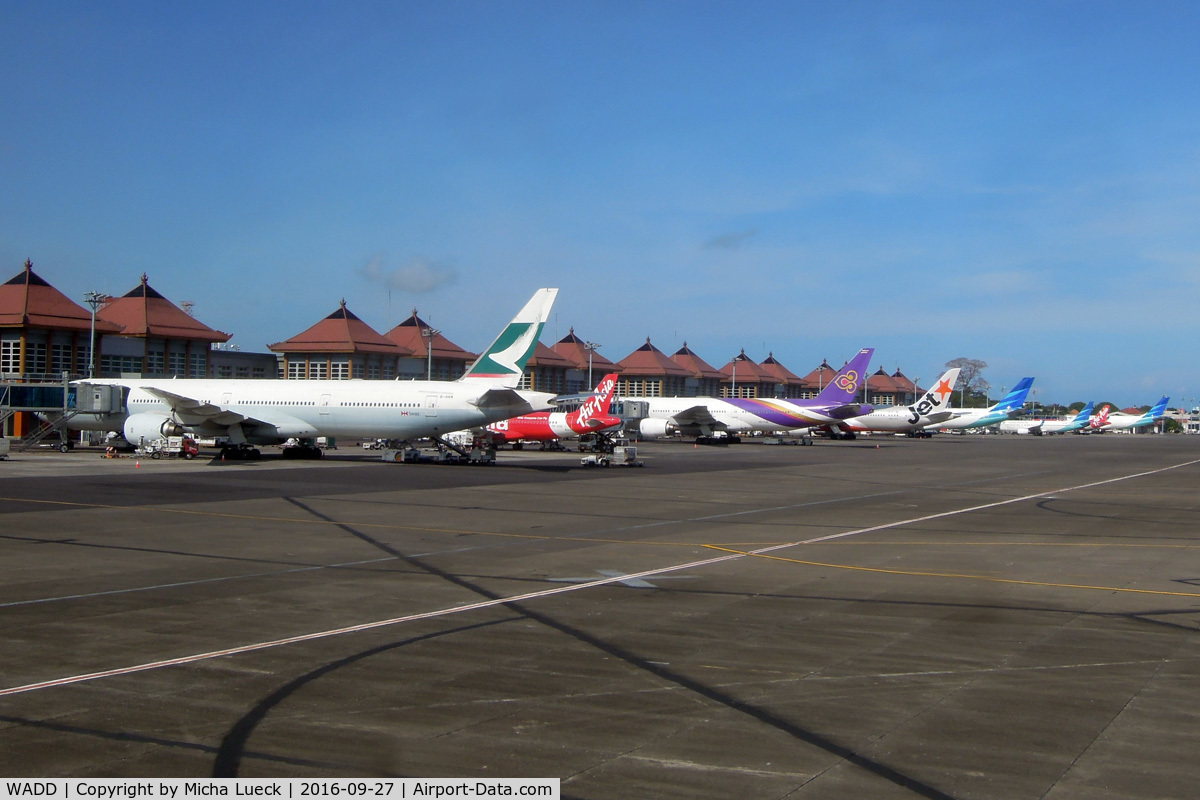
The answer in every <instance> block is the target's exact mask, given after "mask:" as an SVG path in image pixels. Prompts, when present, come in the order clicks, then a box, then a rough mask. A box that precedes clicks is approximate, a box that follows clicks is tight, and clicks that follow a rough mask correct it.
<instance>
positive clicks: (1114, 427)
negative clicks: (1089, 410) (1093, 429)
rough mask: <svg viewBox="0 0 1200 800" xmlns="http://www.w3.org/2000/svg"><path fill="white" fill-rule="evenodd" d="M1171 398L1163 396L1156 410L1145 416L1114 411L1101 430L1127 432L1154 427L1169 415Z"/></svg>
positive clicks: (1155, 406) (1156, 404)
mask: <svg viewBox="0 0 1200 800" xmlns="http://www.w3.org/2000/svg"><path fill="white" fill-rule="evenodd" d="M1170 399H1171V398H1169V397H1167V396H1166V395H1163V398H1162V399H1161V400H1159V401H1158V402H1157V403H1155V404H1154V408H1152V409H1150V410H1149V411H1147V412H1146V413H1145V414H1141V415H1135V414H1122V413H1121V412H1120V411H1114V412H1112V413H1111V414H1109V415H1108V423H1107V424H1106V425H1104V427H1102V428H1101V429H1100V430H1103V431H1125V430H1130V429H1133V428H1145V427H1147V426H1148V425H1153V424H1154V423H1156V422H1158V421H1159V420H1160V419H1162V418H1163V417H1164V416H1165V415H1166V413H1167V402H1168V401H1169V400H1170Z"/></svg>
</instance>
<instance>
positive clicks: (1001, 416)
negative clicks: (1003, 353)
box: [926, 378, 1033, 431]
mask: <svg viewBox="0 0 1200 800" xmlns="http://www.w3.org/2000/svg"><path fill="white" fill-rule="evenodd" d="M1032 386H1033V378H1021V380H1019V381H1017V385H1016V386H1014V387H1013V388H1012V391H1010V392H1009V393H1008V394H1006V395H1004V399H1003V400H1001V401H1000V402H999V403H996V404H995V405H993V406H990V407H989V408H951V409H950V413H951V414H953V415H954V416H952V417H951V418H950V419H948V420H946V421H945V422H935V423H933V424H932V425H928V426H926V428H927V429H928V430H930V431H933V430H939V431H948V430H957V429H959V428H982V427H984V426H986V425H999V424H1000V423H1001V422H1003V421H1004V420H1006V419H1009V418H1010V417H1015V416H1017V415H1018V414H1020V413H1021V408H1022V407H1023V406H1024V405H1025V398H1026V396H1028V394H1029V389H1030V388H1031V387H1032Z"/></svg>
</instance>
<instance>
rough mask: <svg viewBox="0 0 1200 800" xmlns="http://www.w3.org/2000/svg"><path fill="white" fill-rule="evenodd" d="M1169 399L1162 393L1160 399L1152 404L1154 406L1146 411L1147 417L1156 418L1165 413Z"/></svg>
mask: <svg viewBox="0 0 1200 800" xmlns="http://www.w3.org/2000/svg"><path fill="white" fill-rule="evenodd" d="M1170 399H1171V398H1169V397H1167V396H1166V395H1163V398H1162V400H1159V401H1158V402H1157V403H1155V404H1154V408H1152V409H1150V410H1149V411H1147V412H1146V417H1147V419H1158V418H1160V417H1162V416H1163V415H1164V414H1166V413H1167V402H1168V401H1170Z"/></svg>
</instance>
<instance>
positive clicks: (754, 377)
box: [721, 350, 774, 383]
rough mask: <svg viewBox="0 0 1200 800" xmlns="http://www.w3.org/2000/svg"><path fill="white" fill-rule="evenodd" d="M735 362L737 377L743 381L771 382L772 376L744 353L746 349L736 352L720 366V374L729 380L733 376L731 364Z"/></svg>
mask: <svg viewBox="0 0 1200 800" xmlns="http://www.w3.org/2000/svg"><path fill="white" fill-rule="evenodd" d="M734 364H737V372H736V375H737V379H738V380H739V381H742V382H744V383H764V382H767V383H773V382H774V381H773V376H772V375H771V374H770V373H769V372H767V371H766V370H764V369H763V368H762V367H760V366H759V365H758V364H755V363H754V361H753V360H751V358H750V356H748V355H746V351H745V350H743V351H742V352H740V353H738V354H737V355H736V356H734V357H733V358H731V359H730V360H729V363H728V364H726V365H725V366H723V367H721V375H722V376H723V377H725V378H729V379H730V380H732V379H733V377H734V374H735V373H734V369H733V365H734Z"/></svg>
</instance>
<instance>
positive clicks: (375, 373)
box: [367, 361, 379, 381]
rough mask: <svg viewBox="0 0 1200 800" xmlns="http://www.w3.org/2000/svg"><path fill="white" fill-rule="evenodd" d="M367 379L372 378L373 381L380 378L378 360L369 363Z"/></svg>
mask: <svg viewBox="0 0 1200 800" xmlns="http://www.w3.org/2000/svg"><path fill="white" fill-rule="evenodd" d="M367 380H372V381H377V380H379V362H378V361H372V362H371V363H370V364H367Z"/></svg>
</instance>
